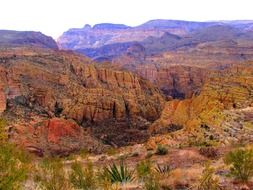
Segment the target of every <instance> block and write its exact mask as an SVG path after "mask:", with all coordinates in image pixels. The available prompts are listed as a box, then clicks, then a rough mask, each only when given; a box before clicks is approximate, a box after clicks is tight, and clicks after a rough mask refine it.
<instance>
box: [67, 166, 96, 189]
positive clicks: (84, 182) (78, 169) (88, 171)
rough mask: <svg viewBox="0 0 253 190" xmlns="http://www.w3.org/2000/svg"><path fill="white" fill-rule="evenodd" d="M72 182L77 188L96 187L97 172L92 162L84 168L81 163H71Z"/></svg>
mask: <svg viewBox="0 0 253 190" xmlns="http://www.w3.org/2000/svg"><path fill="white" fill-rule="evenodd" d="M69 179H70V182H71V184H72V185H73V187H74V188H76V189H83V190H93V189H95V188H96V185H97V182H96V174H95V172H94V169H93V165H92V163H88V164H87V166H86V167H85V168H84V167H82V165H81V163H79V162H74V163H73V164H72V165H71V172H70V176H69Z"/></svg>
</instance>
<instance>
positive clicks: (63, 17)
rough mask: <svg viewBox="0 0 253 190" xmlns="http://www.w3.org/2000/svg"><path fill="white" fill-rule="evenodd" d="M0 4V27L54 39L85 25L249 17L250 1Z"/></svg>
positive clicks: (35, 0)
mask: <svg viewBox="0 0 253 190" xmlns="http://www.w3.org/2000/svg"><path fill="white" fill-rule="evenodd" d="M0 6H1V9H0V29H9V30H22V31H27V30H32V31H41V32H43V33H44V34H46V35H49V36H52V37H53V38H54V39H57V38H58V37H59V36H60V35H61V34H62V33H63V32H64V31H66V30H68V29H69V28H82V27H83V26H84V25H85V24H90V25H94V24H97V23H108V22H109V23H122V24H126V25H130V26H136V25H139V24H142V23H144V22H146V21H148V20H152V19H176V20H189V21H210V20H253V11H252V7H253V0H0Z"/></svg>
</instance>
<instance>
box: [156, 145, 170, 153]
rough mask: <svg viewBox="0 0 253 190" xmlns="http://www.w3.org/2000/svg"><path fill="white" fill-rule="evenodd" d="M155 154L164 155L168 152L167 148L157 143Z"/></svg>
mask: <svg viewBox="0 0 253 190" xmlns="http://www.w3.org/2000/svg"><path fill="white" fill-rule="evenodd" d="M156 154H157V155H166V154H168V149H167V148H166V147H165V146H163V145H160V144H159V145H158V146H157V148H156Z"/></svg>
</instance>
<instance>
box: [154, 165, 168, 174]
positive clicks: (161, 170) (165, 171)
mask: <svg viewBox="0 0 253 190" xmlns="http://www.w3.org/2000/svg"><path fill="white" fill-rule="evenodd" d="M155 171H156V172H157V173H159V174H162V175H164V174H168V173H169V172H170V171H171V168H170V166H169V165H160V164H157V165H156V167H155Z"/></svg>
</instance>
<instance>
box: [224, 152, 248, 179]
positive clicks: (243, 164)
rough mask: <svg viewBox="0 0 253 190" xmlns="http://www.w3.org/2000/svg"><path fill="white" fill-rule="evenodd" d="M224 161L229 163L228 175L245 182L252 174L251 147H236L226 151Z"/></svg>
mask: <svg viewBox="0 0 253 190" xmlns="http://www.w3.org/2000/svg"><path fill="white" fill-rule="evenodd" d="M224 161H225V163H226V164H228V165H230V175H231V176H233V177H235V178H236V179H237V180H240V181H243V182H247V181H248V180H249V178H250V177H252V176H253V149H242V148H240V149H237V150H234V151H231V152H230V153H228V154H227V155H226V157H225V160H224Z"/></svg>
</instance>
